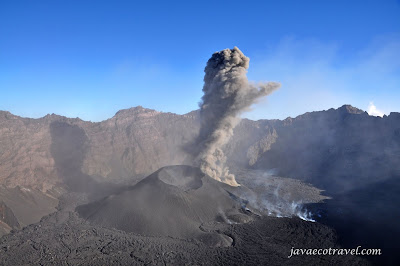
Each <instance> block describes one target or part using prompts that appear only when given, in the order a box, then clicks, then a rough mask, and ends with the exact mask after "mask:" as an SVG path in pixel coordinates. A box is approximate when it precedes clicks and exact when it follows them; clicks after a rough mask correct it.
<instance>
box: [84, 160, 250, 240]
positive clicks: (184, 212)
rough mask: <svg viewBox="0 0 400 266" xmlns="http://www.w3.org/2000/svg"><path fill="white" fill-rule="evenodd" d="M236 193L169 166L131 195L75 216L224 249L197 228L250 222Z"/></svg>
mask: <svg viewBox="0 0 400 266" xmlns="http://www.w3.org/2000/svg"><path fill="white" fill-rule="evenodd" d="M239 189H241V188H233V187H230V186H228V185H226V184H223V183H220V182H218V181H215V180H213V179H212V178H210V177H209V176H206V175H204V174H203V173H202V172H201V171H200V169H198V168H195V167H191V166H167V167H163V168H161V169H160V170H158V171H156V172H155V173H153V174H151V175H150V176H148V177H147V178H145V179H144V180H142V181H141V182H139V183H138V184H136V185H135V186H133V187H132V188H131V189H129V190H126V191H123V192H121V193H118V194H114V195H111V196H109V197H106V198H104V199H102V200H100V201H97V202H94V203H90V204H87V205H83V206H79V207H78V208H77V211H78V212H79V213H80V214H81V216H82V217H84V218H86V219H88V220H89V221H91V222H93V223H95V224H99V225H102V226H106V227H114V228H117V229H121V230H124V231H127V232H134V233H139V234H145V235H158V236H172V237H179V238H188V237H196V238H198V239H201V240H202V241H203V240H204V241H203V242H207V243H208V244H211V245H226V243H225V244H221V243H219V242H220V241H219V240H217V239H215V235H214V236H212V235H210V234H209V233H207V234H206V233H204V232H203V231H205V230H204V229H200V226H202V225H209V224H216V223H217V222H225V223H232V222H239V221H249V220H251V217H250V216H248V215H246V214H244V213H243V210H242V207H243V206H242V202H241V201H240V199H238V198H237V197H232V195H233V194H232V193H235V190H239ZM229 190H230V191H231V192H228V191H229ZM202 230H203V231H202ZM219 238H220V237H219ZM223 238H225V240H227V239H226V236H223ZM220 240H221V239H220ZM228 241H229V240H228ZM215 242H217V243H215ZM223 242H225V241H223ZM229 242H231V241H229Z"/></svg>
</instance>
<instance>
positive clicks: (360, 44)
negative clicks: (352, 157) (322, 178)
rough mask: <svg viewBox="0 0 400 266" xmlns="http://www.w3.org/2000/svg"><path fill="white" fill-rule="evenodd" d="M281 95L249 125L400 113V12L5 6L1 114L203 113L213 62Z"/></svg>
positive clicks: (180, 5) (299, 6)
mask: <svg viewBox="0 0 400 266" xmlns="http://www.w3.org/2000/svg"><path fill="white" fill-rule="evenodd" d="M234 46H238V47H239V48H240V49H241V50H242V51H243V52H244V54H245V55H247V56H248V57H250V68H249V72H248V77H249V79H250V80H254V81H278V82H280V83H281V84H282V87H281V89H280V90H278V91H276V92H274V94H273V95H271V96H269V97H268V98H267V99H265V100H263V101H261V102H260V103H258V104H256V105H254V106H253V108H252V111H251V112H249V113H246V114H244V115H243V116H244V117H248V118H251V119H261V118H267V119H272V118H279V119H284V118H286V117H288V116H292V117H294V116H297V115H299V114H302V113H304V112H307V111H314V110H315V111H316V110H324V109H329V108H331V107H334V108H337V107H339V106H341V105H343V104H352V105H354V106H356V107H358V108H361V109H363V110H367V109H368V108H369V107H371V106H372V105H371V103H372V102H373V106H374V107H375V109H376V110H377V112H378V113H379V112H381V113H385V114H389V113H390V112H391V111H396V112H400V104H399V103H400V1H396V0H387V1H385V0H381V1H368V0H365V1H361V0H359V1H340V0H339V1H316V0H315V1H285V0H283V1H251V0H249V1H94V0H93V1H89V0H86V1H72V0H70V1H54V0H52V1H40V0H37V1H19V0H13V1H11V0H0V110H7V111H10V112H12V113H14V114H16V115H20V116H25V117H35V118H37V117H41V116H44V115H46V114H47V113H56V114H60V115H65V116H69V117H80V118H82V119H84V120H91V121H101V120H104V119H107V118H110V117H112V116H113V115H114V114H115V113H116V112H117V111H118V110H120V109H124V108H129V107H133V106H137V105H142V106H144V107H147V108H153V109H156V110H159V111H164V112H174V113H179V114H183V113H187V112H189V111H191V110H194V109H197V108H198V102H199V101H200V98H201V96H202V91H201V90H202V85H203V74H204V72H203V70H204V67H205V64H206V62H207V60H208V58H209V57H210V56H211V54H212V53H213V52H215V51H218V50H222V49H225V48H233V47H234Z"/></svg>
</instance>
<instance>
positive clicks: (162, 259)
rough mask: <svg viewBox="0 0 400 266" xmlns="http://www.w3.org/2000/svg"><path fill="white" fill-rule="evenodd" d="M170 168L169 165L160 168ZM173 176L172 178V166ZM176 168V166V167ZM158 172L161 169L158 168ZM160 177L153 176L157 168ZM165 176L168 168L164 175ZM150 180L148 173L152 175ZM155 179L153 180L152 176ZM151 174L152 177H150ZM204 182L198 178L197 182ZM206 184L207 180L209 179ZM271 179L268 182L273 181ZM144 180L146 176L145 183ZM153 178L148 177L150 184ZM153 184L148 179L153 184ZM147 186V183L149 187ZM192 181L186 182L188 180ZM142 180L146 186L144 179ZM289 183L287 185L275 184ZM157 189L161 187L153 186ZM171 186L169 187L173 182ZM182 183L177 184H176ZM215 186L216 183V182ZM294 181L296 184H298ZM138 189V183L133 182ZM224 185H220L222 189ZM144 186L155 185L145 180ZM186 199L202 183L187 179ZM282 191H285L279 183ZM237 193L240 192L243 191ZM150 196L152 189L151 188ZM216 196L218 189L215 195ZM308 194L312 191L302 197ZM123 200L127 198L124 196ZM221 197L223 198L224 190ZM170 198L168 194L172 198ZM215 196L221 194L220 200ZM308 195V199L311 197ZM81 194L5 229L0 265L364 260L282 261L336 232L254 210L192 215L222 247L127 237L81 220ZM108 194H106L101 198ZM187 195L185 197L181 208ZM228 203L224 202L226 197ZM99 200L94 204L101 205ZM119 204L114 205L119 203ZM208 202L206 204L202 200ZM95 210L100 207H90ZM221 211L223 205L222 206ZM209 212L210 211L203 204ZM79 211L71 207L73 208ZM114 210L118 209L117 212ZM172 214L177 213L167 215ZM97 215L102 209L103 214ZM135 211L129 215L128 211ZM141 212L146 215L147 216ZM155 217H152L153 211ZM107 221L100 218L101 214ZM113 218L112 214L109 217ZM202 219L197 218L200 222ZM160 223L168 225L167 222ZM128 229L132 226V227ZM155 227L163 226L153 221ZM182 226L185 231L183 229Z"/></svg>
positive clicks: (357, 261)
mask: <svg viewBox="0 0 400 266" xmlns="http://www.w3.org/2000/svg"><path fill="white" fill-rule="evenodd" d="M167 169H169V168H167ZM172 169H175V170H174V171H172V173H174V174H176V172H177V170H176V167H175V168H172ZM179 169H180V168H178V170H179ZM161 172H162V170H161ZM158 173H160V171H158ZM170 173H171V171H170ZM152 176H153V178H154V176H155V175H154V174H153V175H152ZM156 176H158V177H159V176H160V175H156ZM150 177H151V176H150ZM157 180H161V182H166V183H164V184H165V186H164V185H162V187H158V186H156V188H157V189H161V190H164V189H166V188H168V189H167V190H166V191H164V192H163V191H158V192H159V193H161V194H162V193H167V194H168V196H171V193H172V192H171V191H174V193H177V192H176V191H177V190H175V188H176V185H177V183H176V181H175V180H173V179H172V177H171V178H170V177H168V176H167V177H166V176H163V177H162V178H161V179H157ZM202 180H203V182H204V179H202ZM210 180H212V179H211V178H210ZM276 180H277V177H276V178H275V181H274V182H276ZM144 181H146V179H145V180H144ZM150 181H152V180H150ZM153 181H154V180H153ZM153 181H152V182H153ZM192 181H193V180H192ZM147 182H149V181H147ZM282 182H289V183H290V180H282ZM157 184H158V185H160V184H159V183H158V181H157ZM174 184H175V185H174ZM179 184H180V185H181V187H180V188H181V189H184V190H186V191H187V189H188V185H187V184H186V185H184V184H185V183H182V182H179ZM182 184H183V185H182ZM221 184H222V183H221ZM290 184H291V185H289V187H290V186H295V187H296V188H298V190H297V192H298V191H302V190H303V191H304V190H307V189H306V187H305V186H304V185H301V184H300V183H298V185H297V186H296V185H295V183H290ZM299 184H300V185H299ZM137 185H138V184H137ZM137 185H135V186H133V187H129V188H127V189H126V190H124V191H122V192H121V191H119V192H115V194H114V196H112V198H114V199H115V198H118V197H119V195H121V194H122V195H126V191H128V192H129V191H131V190H132V189H134V188H135V187H136V189H137ZM222 185H224V184H222ZM150 186H151V187H152V188H154V186H153V184H152V183H151V182H150ZM189 187H191V188H192V190H193V191H192V192H191V193H192V194H193V193H196V192H195V191H196V190H199V189H200V188H201V186H199V184H198V183H196V182H194V183H193V182H192V183H191V185H189ZM285 187H288V186H285ZM242 189H243V188H242ZM153 192H154V191H153ZM221 192H222V191H221ZM309 194H310V195H312V193H309ZM128 195H130V194H129V193H128ZM227 195H229V194H228V193H227ZM172 196H174V195H172ZM219 196H221V195H219ZM314 196H315V195H314ZM88 198H90V197H88V194H85V193H77V192H75V193H72V192H69V193H67V194H64V195H63V196H62V197H61V198H60V203H59V206H58V211H56V212H55V213H52V214H50V215H48V216H45V217H44V218H42V219H41V221H40V222H39V223H36V224H32V225H29V226H27V227H25V228H23V229H22V230H19V231H12V232H11V234H9V235H6V236H4V237H3V238H1V239H0V258H1V264H2V265H27V264H33V265H183V264H184V265H243V264H246V265H283V264H285V265H305V264H307V265H317V264H318V265H366V264H368V262H367V261H366V260H363V259H362V258H359V257H356V256H293V257H291V258H288V256H289V255H290V250H291V248H292V247H298V248H335V247H336V248H337V247H339V246H338V244H337V237H336V234H335V232H334V231H333V230H332V229H331V228H329V227H327V226H325V225H322V224H319V223H315V222H309V221H305V220H302V219H300V218H297V217H293V218H277V217H271V216H266V215H261V216H259V215H258V214H255V213H253V212H249V211H246V209H245V210H242V209H240V206H233V205H232V206H230V207H232V208H236V207H239V209H238V210H237V213H236V214H239V213H240V212H242V215H243V216H247V217H249V219H248V220H247V221H242V222H231V223H228V222H226V220H225V221H224V220H218V219H215V220H213V222H212V223H210V222H205V223H201V221H200V220H197V219H198V218H196V217H195V218H193V219H194V220H195V222H198V224H194V225H196V226H198V228H197V229H198V232H200V233H201V234H200V235H203V236H207V235H212V234H215V235H221V236H226V237H227V239H232V242H230V243H229V244H226V242H225V244H224V245H219V244H218V243H217V244H215V242H210V241H207V239H206V241H204V239H203V238H202V237H201V236H200V237H199V235H197V234H194V235H189V236H186V237H183V236H182V235H179V236H168V235H164V236H162V235H161V234H160V232H154V234H153V236H148V234H146V235H143V234H139V233H137V232H126V231H122V230H118V229H114V228H111V227H107V226H103V225H101V222H100V224H99V221H98V220H97V223H96V222H91V221H90V217H86V218H87V219H84V218H82V217H81V216H80V215H79V214H78V212H77V211H76V207H77V206H91V204H89V205H88V204H87V203H89V202H90V201H89V200H88ZM107 198H109V197H106V198H105V199H107ZM189 199H190V198H188V199H186V200H188V201H187V204H188V207H187V208H188V209H186V210H185V211H188V210H189V209H190V204H191V201H190V200H189ZM226 200H228V198H226ZM103 201H104V199H100V200H98V201H95V202H98V203H99V202H103ZM118 202H120V201H118ZM125 204H127V205H125V206H124V205H121V206H119V207H120V210H123V209H125V210H126V209H129V211H133V212H136V213H137V214H138V215H140V214H141V213H140V209H137V208H134V209H130V208H129V204H134V202H129V201H128V200H127V201H125ZM171 204H172V203H171V202H166V203H165V205H166V206H165V207H166V208H172V207H173V206H170V205H171ZM206 204H210V202H208V203H206ZM94 206H96V208H97V209H96V210H93V212H96V211H97V210H99V209H100V208H99V207H103V208H104V206H97V205H96V204H95V205H94ZM226 206H228V205H226ZM206 207H207V208H210V209H211V210H213V209H214V207H213V206H206ZM80 208H82V207H78V210H79V209H80ZM117 211H118V210H117ZM172 211H176V210H173V209H172ZM103 213H104V212H103ZM131 214H134V213H131ZM146 215H149V214H148V212H146ZM153 215H157V213H155V214H153ZM158 215H165V216H164V217H163V219H172V222H175V223H177V225H180V224H179V222H181V220H182V219H181V218H182V217H174V216H168V213H165V214H158ZM105 218H107V217H105ZM108 218H109V219H111V220H112V219H113V218H115V217H108ZM205 218H206V216H203V217H202V218H201V219H205ZM165 223H167V224H168V223H171V221H168V222H167V221H166V222H165ZM132 226H133V227H134V225H132ZM160 226H162V224H160ZM182 228H185V226H184V225H183V224H182Z"/></svg>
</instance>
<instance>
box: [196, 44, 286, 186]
mask: <svg viewBox="0 0 400 266" xmlns="http://www.w3.org/2000/svg"><path fill="white" fill-rule="evenodd" d="M249 61H250V59H249V58H248V57H246V56H245V55H244V54H243V53H242V52H241V51H240V50H239V48H237V47H235V48H233V49H225V50H222V51H220V52H216V53H214V54H213V55H212V57H211V58H210V59H209V60H208V62H207V66H206V68H205V69H204V72H205V76H204V87H203V92H204V95H203V97H202V98H201V99H202V102H201V103H200V116H201V128H200V135H199V143H200V152H199V153H198V157H197V160H198V162H199V163H200V169H201V171H202V172H203V173H205V174H207V175H209V176H211V177H212V178H214V179H216V180H218V181H221V182H224V183H227V184H229V185H232V186H238V183H237V182H236V180H235V176H234V175H232V174H229V170H228V168H227V167H226V166H225V162H226V156H225V155H224V153H223V152H222V147H223V145H225V144H226V143H227V142H228V140H229V139H230V138H231V137H232V135H233V128H234V127H235V126H236V125H237V124H238V122H239V121H240V120H239V118H238V115H239V114H240V113H242V112H243V111H246V110H247V109H248V108H249V107H250V106H251V105H252V104H253V103H255V102H256V101H257V99H259V98H261V97H263V96H266V95H268V94H270V93H271V92H273V91H274V90H276V89H278V88H279V87H280V84H279V83H275V82H268V83H258V84H250V83H249V81H248V80H247V77H246V73H247V69H248V67H249Z"/></svg>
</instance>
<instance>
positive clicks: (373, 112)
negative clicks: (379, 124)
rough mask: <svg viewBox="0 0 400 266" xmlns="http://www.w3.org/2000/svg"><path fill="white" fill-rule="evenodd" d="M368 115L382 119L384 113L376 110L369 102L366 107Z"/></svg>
mask: <svg viewBox="0 0 400 266" xmlns="http://www.w3.org/2000/svg"><path fill="white" fill-rule="evenodd" d="M368 114H369V115H372V116H380V117H383V115H384V113H383V112H382V111H381V110H379V109H377V108H376V106H375V105H374V103H373V102H370V103H369V105H368Z"/></svg>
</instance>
